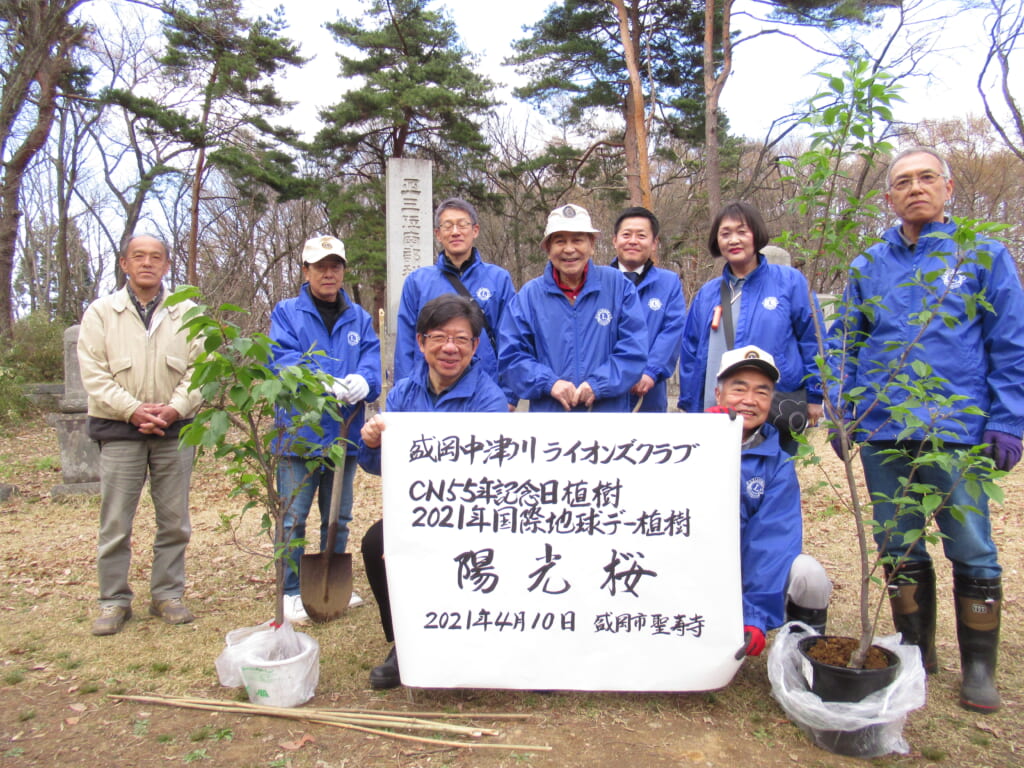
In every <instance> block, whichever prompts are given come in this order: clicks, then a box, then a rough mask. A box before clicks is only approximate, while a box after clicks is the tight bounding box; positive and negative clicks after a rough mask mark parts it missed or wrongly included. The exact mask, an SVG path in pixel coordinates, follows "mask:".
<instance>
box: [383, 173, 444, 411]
mask: <svg viewBox="0 0 1024 768" xmlns="http://www.w3.org/2000/svg"><path fill="white" fill-rule="evenodd" d="M433 189H434V181H433V171H432V166H431V163H430V161H429V160H411V159H408V158H391V159H390V160H388V173H387V253H388V264H387V272H388V288H387V296H388V298H387V317H386V318H385V323H384V324H383V325H382V326H381V328H380V329H379V331H380V338H381V361H382V362H383V364H384V370H385V376H384V387H385V392H384V393H382V394H386V389H387V387H388V386H389V385H390V384H391V383H392V382H391V365H392V361H393V360H394V352H395V331H394V328H395V323H396V321H397V318H398V304H399V302H400V301H401V298H402V283H403V282H404V281H405V276H406V275H408V274H409V273H410V272H412V271H413V270H414V269H418V268H419V267H426V266H428V265H430V264H433V263H434V221H433V216H434V192H433Z"/></svg>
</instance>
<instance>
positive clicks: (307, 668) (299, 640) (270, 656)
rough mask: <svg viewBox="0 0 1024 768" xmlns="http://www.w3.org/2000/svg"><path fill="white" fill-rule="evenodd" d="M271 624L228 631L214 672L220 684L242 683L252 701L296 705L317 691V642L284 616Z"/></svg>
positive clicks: (318, 659) (318, 667) (318, 660)
mask: <svg viewBox="0 0 1024 768" xmlns="http://www.w3.org/2000/svg"><path fill="white" fill-rule="evenodd" d="M271 624H272V622H270V621H266V622H264V623H263V624H260V625H258V626H255V627H243V628H242V629H235V630H232V631H231V632H228V634H227V637H226V638H225V648H224V650H223V651H221V654H220V656H218V657H217V661H216V667H217V676H218V677H219V679H220V684H221V685H224V686H238V685H244V686H245V688H246V692H247V693H248V694H249V701H251V702H252V703H253V704H266V705H268V706H273V707H297V706H298V705H300V704H304V703H305V702H307V701H309V700H310V699H311V698H313V694H314V693H316V684H317V683H318V682H319V680H320V644H319V643H318V642H317V641H316V639H314V638H312V637H310V636H309V635H307V634H305V633H303V632H296V631H295V630H294V628H293V627H292V625H291V622H289V621H287V620H285V622H284V624H283V625H282V626H281V627H279V628H277V629H274V628H273V626H272V625H271Z"/></svg>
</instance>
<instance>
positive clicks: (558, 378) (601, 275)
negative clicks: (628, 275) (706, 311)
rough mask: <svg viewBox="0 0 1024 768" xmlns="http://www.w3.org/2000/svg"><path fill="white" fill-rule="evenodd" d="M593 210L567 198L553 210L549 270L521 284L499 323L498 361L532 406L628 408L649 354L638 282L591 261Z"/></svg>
mask: <svg viewBox="0 0 1024 768" xmlns="http://www.w3.org/2000/svg"><path fill="white" fill-rule="evenodd" d="M597 232H598V230H596V229H594V227H593V226H592V225H591V223H590V214H589V213H587V211H586V210H585V209H584V208H581V207H580V206H578V205H564V206H561V207H559V208H556V209H555V210H554V211H552V212H551V214H550V215H549V216H548V221H547V227H546V228H545V230H544V240H543V241H542V242H541V245H542V247H543V248H544V250H545V251H547V254H548V264H547V267H546V268H545V270H544V274H543V275H541V276H540V277H538V278H535V279H533V280H531V281H530V282H528V283H527V284H526V285H524V286H523V287H522V289H521V290H520V291H519V293H518V294H516V296H515V298H513V299H512V301H511V303H510V304H509V307H508V309H507V310H506V313H505V317H504V318H503V319H502V323H501V341H500V347H501V349H500V356H499V363H500V366H501V369H502V371H503V372H504V375H505V377H506V379H505V380H506V382H507V383H508V385H509V386H510V387H511V388H512V391H513V392H514V393H515V394H516V395H517V396H518V397H519V398H522V399H525V400H529V401H530V410H531V411H585V410H593V411H606V412H625V411H628V410H629V391H630V389H631V388H632V387H633V385H634V384H636V382H637V381H639V379H640V377H641V375H642V374H643V372H644V364H645V363H646V361H647V327H646V324H645V322H644V317H643V312H642V310H641V309H640V302H639V300H638V299H637V293H636V288H634V287H633V285H632V283H630V282H629V281H628V280H623V279H622V275H621V274H619V272H618V270H615V269H612V268H611V267H603V266H598V265H597V264H594V263H592V261H591V259H592V258H593V255H594V245H595V242H596V239H595V235H596V234H597Z"/></svg>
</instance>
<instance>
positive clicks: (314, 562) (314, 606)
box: [299, 552, 352, 624]
mask: <svg viewBox="0 0 1024 768" xmlns="http://www.w3.org/2000/svg"><path fill="white" fill-rule="evenodd" d="M299 593H300V594H301V596H302V607H303V608H305V609H306V613H307V614H308V615H309V618H310V620H312V621H313V622H315V623H317V624H323V623H325V622H328V621H334V620H335V619H336V618H338V617H339V616H341V614H343V613H344V612H345V609H346V608H348V601H349V600H350V599H351V597H352V553H351V552H318V553H317V554H315V555H305V554H304V555H303V556H302V561H301V563H300V564H299Z"/></svg>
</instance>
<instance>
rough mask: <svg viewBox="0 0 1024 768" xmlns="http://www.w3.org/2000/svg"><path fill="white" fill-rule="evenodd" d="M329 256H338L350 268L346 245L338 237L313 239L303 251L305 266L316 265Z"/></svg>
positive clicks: (327, 236) (328, 236) (307, 242)
mask: <svg viewBox="0 0 1024 768" xmlns="http://www.w3.org/2000/svg"><path fill="white" fill-rule="evenodd" d="M328 256H337V257H338V258H339V259H341V263H342V264H344V265H346V266H348V259H346V258H345V244H344V243H342V242H341V240H339V239H338V238H336V237H331V236H330V235H326V236H324V237H311V238H310V239H309V240H307V241H306V245H305V247H303V249H302V263H303V264H316V263H317V262H318V261H322V260H323V259H326V258H327V257H328Z"/></svg>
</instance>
